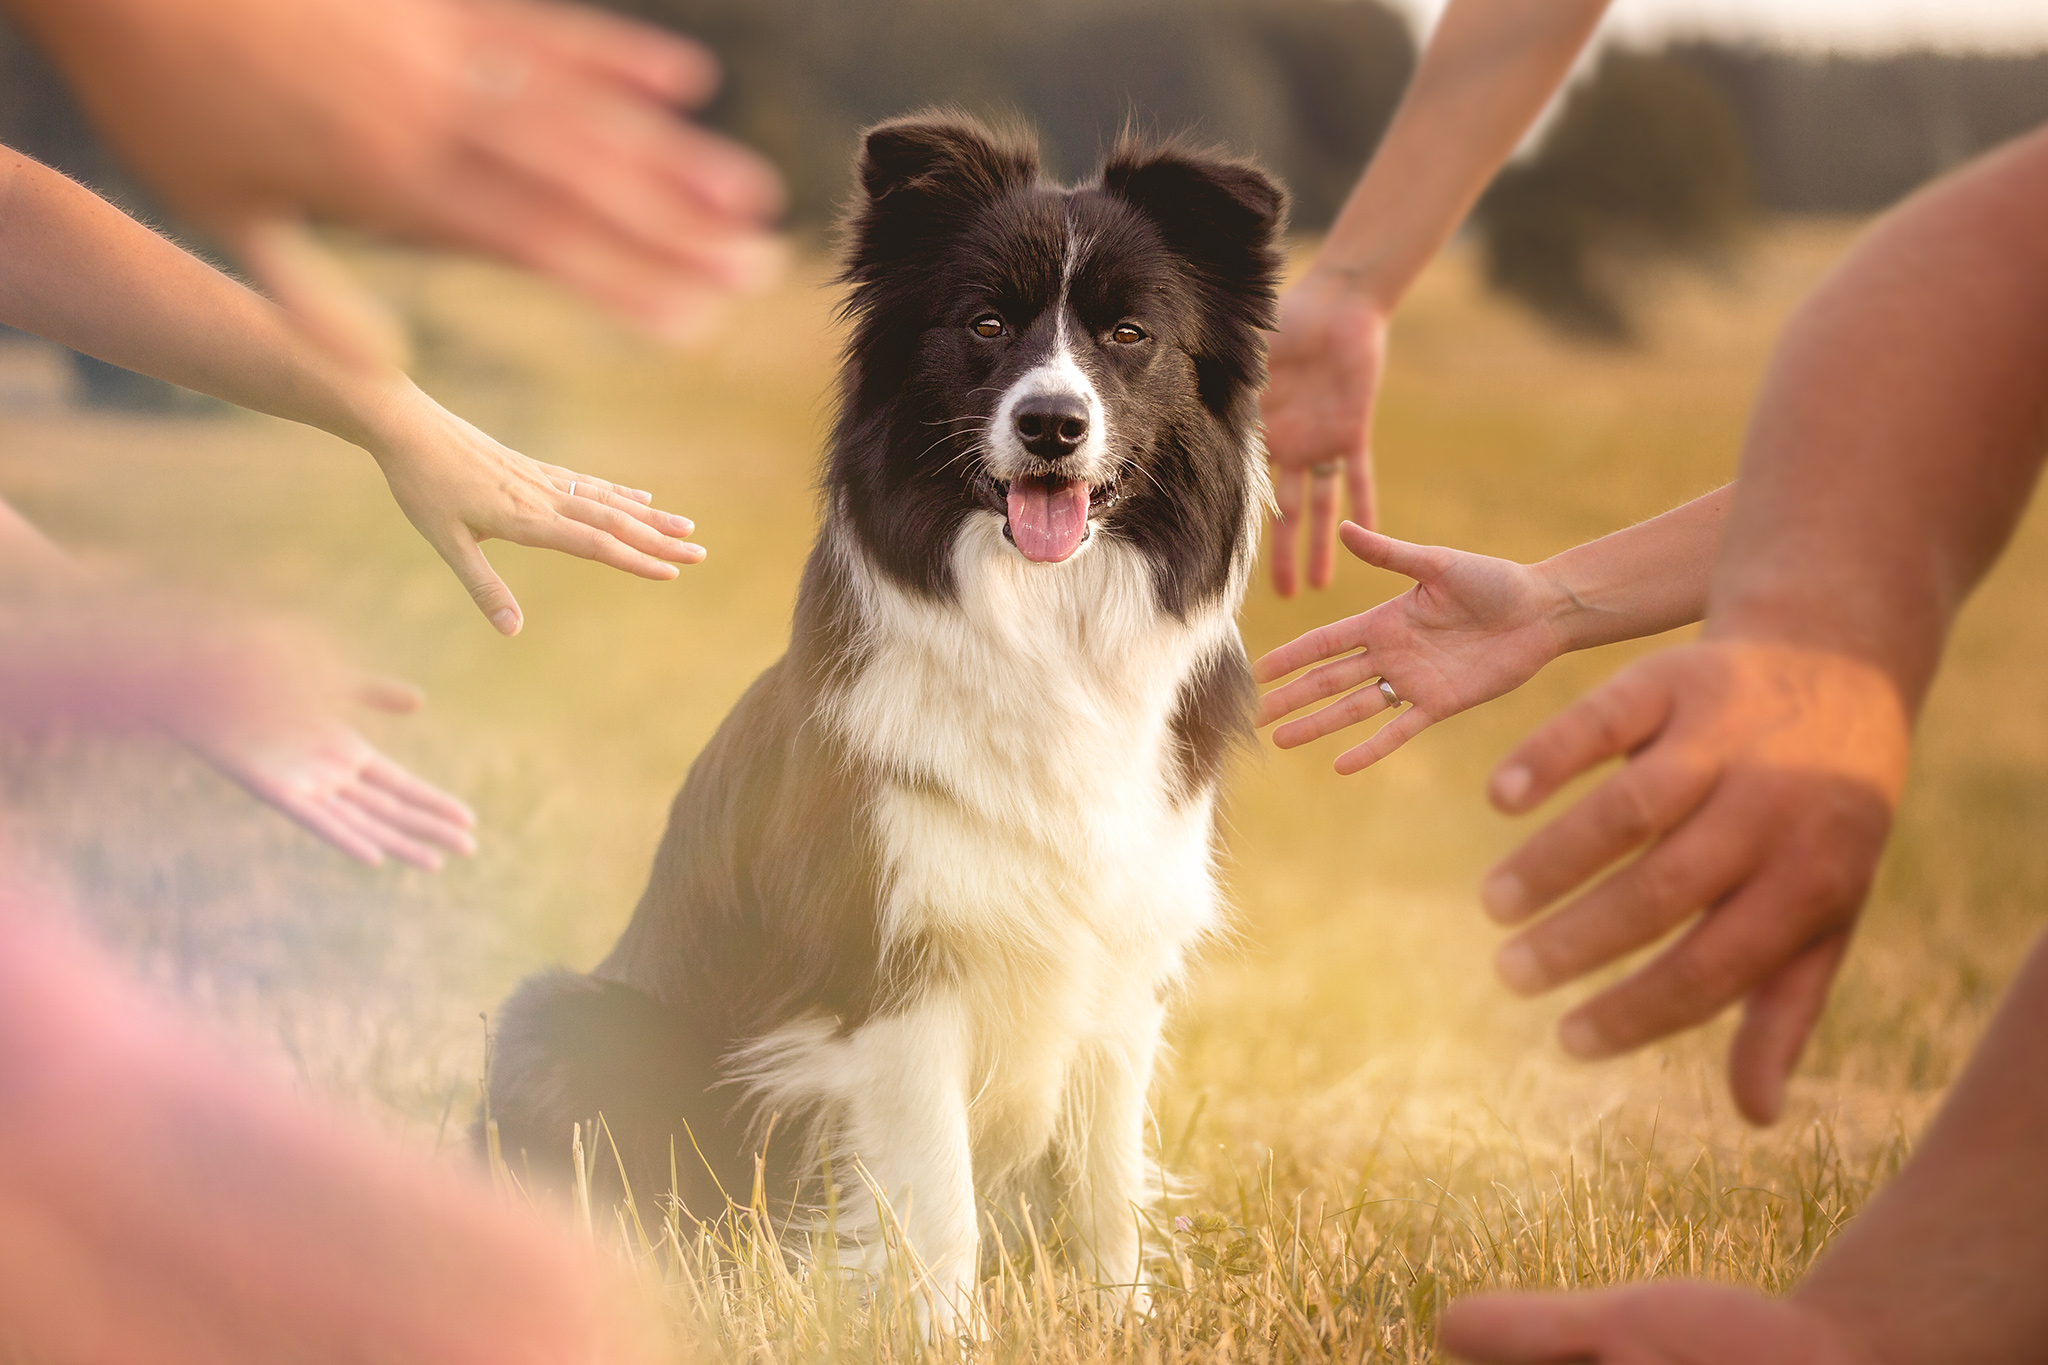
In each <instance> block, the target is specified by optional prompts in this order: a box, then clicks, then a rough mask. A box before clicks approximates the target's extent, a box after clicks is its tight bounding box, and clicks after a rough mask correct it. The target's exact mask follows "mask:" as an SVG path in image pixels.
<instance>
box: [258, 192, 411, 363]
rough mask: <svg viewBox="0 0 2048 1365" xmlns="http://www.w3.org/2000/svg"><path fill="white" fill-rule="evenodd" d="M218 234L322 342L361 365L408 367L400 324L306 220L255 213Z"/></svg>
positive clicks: (408, 350)
mask: <svg viewBox="0 0 2048 1365" xmlns="http://www.w3.org/2000/svg"><path fill="white" fill-rule="evenodd" d="M222 240H223V241H225V242H226V243H227V246H228V250H229V251H230V252H231V253H232V254H233V255H234V256H235V258H236V259H237V260H239V261H240V262H241V263H242V265H243V266H244V268H246V269H247V270H248V272H249V274H250V276H251V278H253V279H254V280H255V281H256V284H257V286H258V287H259V288H261V289H262V291H263V292H264V293H266V294H268V295H269V296H270V297H271V298H272V299H274V300H275V301H276V302H277V304H278V305H279V306H280V307H281V308H283V309H284V310H285V312H287V313H289V314H290V315H291V317H292V320H293V321H294V322H296V323H297V324H298V325H299V327H300V328H301V330H303V331H304V332H305V333H306V335H307V336H308V337H310V338H311V339H312V340H313V341H314V342H315V343H317V344H318V345H319V346H320V347H321V349H323V350H325V351H327V352H328V353H329V354H331V355H334V356H337V357H339V358H340V359H342V360H343V361H345V362H347V363H348V364H350V365H352V366H354V367H355V368H357V369H361V370H387V369H404V368H406V367H407V365H408V364H409V362H410V360H411V349H412V348H411V346H410V345H409V344H408V342H407V340H406V335H405V328H404V326H403V324H401V323H400V322H399V321H398V318H397V317H396V316H395V315H394V314H393V313H392V312H391V311H390V310H389V309H387V308H385V307H384V305H383V304H381V303H379V302H377V300H376V299H374V298H373V297H371V295H370V294H369V293H368V292H367V291H366V290H364V289H363V288H362V287H361V286H360V285H358V284H357V283H356V282H355V281H354V280H351V279H350V278H349V277H348V274H347V272H346V271H344V270H343V269H342V268H341V265H340V264H339V263H338V262H337V261H336V260H335V259H334V257H333V256H332V255H330V254H329V253H328V252H327V251H326V250H325V249H324V248H323V247H321V246H320V244H319V243H318V242H316V241H314V239H313V235H312V233H310V232H309V231H307V229H306V226H305V224H303V223H300V222H297V221H295V220H293V219H289V218H256V219H252V220H249V221H247V222H243V223H239V224H236V225H233V226H231V227H228V228H226V229H223V230H222Z"/></svg>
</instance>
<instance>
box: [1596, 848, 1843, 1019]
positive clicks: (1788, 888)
mask: <svg viewBox="0 0 2048 1365" xmlns="http://www.w3.org/2000/svg"><path fill="white" fill-rule="evenodd" d="M1802 891H1803V887H1802V884H1801V880H1800V877H1799V874H1798V872H1797V870H1796V869H1792V868H1789V867H1788V866H1787V865H1786V864H1785V863H1784V862H1782V861H1780V862H1778V863H1776V864H1773V865H1772V866H1769V867H1766V868H1764V869H1763V870H1762V871H1761V872H1759V873H1758V874H1757V875H1756V876H1755V877H1753V878H1752V879H1751V880H1750V881H1749V882H1748V883H1747V884H1746V885H1744V886H1743V887H1742V888H1741V889H1739V890H1738V891H1736V892H1735V894H1734V895H1733V896H1731V897H1729V898H1728V900H1727V901H1725V902H1724V903H1723V904H1721V905H1720V906H1718V907H1716V908H1715V909H1714V910H1713V911H1712V912H1710V913H1709V914H1708V915H1706V917H1705V918H1703V919H1701V920H1700V921H1699V922H1698V923H1697V924H1695V925H1694V926H1693V927H1692V928H1691V929H1689V930H1687V931H1686V932H1685V933H1684V934H1683V935H1681V936H1680V937H1679V939H1678V941H1677V942H1676V943H1674V944H1672V945H1671V947H1669V948H1667V949H1665V950H1664V951H1663V952H1662V953H1660V954H1658V955H1657V956H1656V957H1655V958H1653V959H1651V960H1650V962H1649V963H1648V965H1646V966H1644V967H1643V968H1641V969H1640V970H1639V971H1636V972H1634V973H1633V974H1631V975H1629V976H1628V977H1625V978H1624V979H1622V980H1621V981H1619V982H1617V983H1615V984H1614V985H1613V986H1610V987H1608V988H1607V989H1606V990H1604V991H1602V992H1600V993H1599V994H1598V995H1596V996H1594V997H1593V998H1592V999H1590V1000H1588V1001H1586V1002H1585V1003H1584V1004H1582V1005H1580V1006H1579V1007H1578V1008H1577V1009H1574V1010H1572V1011H1571V1012H1570V1013H1569V1014H1567V1015H1565V1017H1564V1018H1563V1019H1562V1020H1561V1021H1560V1022H1559V1025H1558V1037H1559V1041H1560V1042H1562V1043H1563V1044H1564V1048H1565V1050H1566V1051H1567V1052H1570V1053H1571V1054H1572V1055H1573V1056H1575V1057H1584V1058H1588V1059H1592V1058H1600V1057H1612V1056H1615V1055H1617V1054H1618V1053H1623V1052H1629V1051H1632V1050H1633V1049H1635V1048H1639V1047H1641V1046H1642V1045H1643V1044H1645V1043H1650V1042H1655V1041H1656V1040H1657V1039H1659V1038H1663V1037H1666V1036H1668V1035H1670V1034H1673V1033H1677V1032H1679V1031H1681V1030H1683V1029H1689V1028H1694V1027H1697V1026H1698V1025H1700V1024H1704V1023H1706V1022H1707V1021H1708V1020H1709V1019H1712V1018H1713V1017H1714V1016H1715V1015H1717V1014H1719V1013H1720V1012H1721V1011H1722V1010H1724V1009H1726V1008H1728V1006H1730V1005H1732V1004H1734V1003H1735V1002H1736V1001H1737V1000H1740V999H1741V998H1742V997H1743V996H1745V995H1748V994H1749V993H1750V991H1751V990H1753V989H1754V988H1755V987H1756V985H1757V984H1758V983H1759V982H1761V981H1764V980H1766V979H1767V978H1769V977H1771V976H1773V975H1775V974H1776V973H1777V972H1778V971H1780V970H1782V969H1783V968H1784V967H1785V966H1786V965H1787V964H1788V963H1789V962H1790V961H1791V960H1792V959H1793V958H1794V957H1796V956H1797V955H1798V954H1799V953H1800V952H1801V950H1802V949H1804V948H1805V947H1806V945H1807V944H1808V943H1809V942H1810V941H1811V939H1812V936H1813V932H1814V930H1813V925H1814V921H1815V918H1816V917H1815V915H1814V914H1813V913H1812V907H1811V906H1808V905H1804V904H1802V903H1801V900H1802Z"/></svg>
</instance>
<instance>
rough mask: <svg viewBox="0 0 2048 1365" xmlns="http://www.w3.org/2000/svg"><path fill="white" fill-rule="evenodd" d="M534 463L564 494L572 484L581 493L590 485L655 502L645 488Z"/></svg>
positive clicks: (626, 496)
mask: <svg viewBox="0 0 2048 1365" xmlns="http://www.w3.org/2000/svg"><path fill="white" fill-rule="evenodd" d="M534 463H535V464H537V465H539V466H540V467H541V472H542V473H544V474H546V475H547V476H548V477H549V478H551V479H553V480H555V481H556V482H557V483H558V484H560V485H561V487H562V489H563V491H564V492H566V491H568V487H569V485H570V484H572V483H573V484H575V485H576V486H577V487H576V491H577V492H579V493H580V492H582V491H583V485H584V484H589V485H590V486H592V487H593V488H602V489H604V490H606V491H607V492H611V493H617V494H618V495H619V496H620V497H623V498H631V499H632V500H633V501H634V502H653V501H654V494H652V493H650V492H648V491H647V490H646V489H644V488H628V487H626V485H624V484H622V483H613V482H612V481H611V480H609V479H599V478H594V477H592V476H591V475H589V474H580V473H578V472H577V471H575V470H573V469H564V468H562V467H561V466H560V465H558V464H548V463H547V462H546V461H544V460H535V461H534Z"/></svg>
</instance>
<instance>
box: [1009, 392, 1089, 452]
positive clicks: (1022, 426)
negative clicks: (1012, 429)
mask: <svg viewBox="0 0 2048 1365" xmlns="http://www.w3.org/2000/svg"><path fill="white" fill-rule="evenodd" d="M1010 420H1011V421H1012V422H1013V423H1015V424H1016V427H1017V436H1018V438H1019V439H1020V440H1022V441H1023V442H1024V448H1025V449H1026V450H1028V451H1030V452H1031V453H1032V454H1033V455H1036V456H1037V457H1038V458H1039V459H1041V460H1057V459H1059V458H1060V457H1061V456H1062V455H1071V454H1073V453H1074V451H1075V450H1077V449H1078V448H1079V447H1080V445H1081V442H1082V441H1084V440H1086V439H1087V437H1088V404H1087V403H1085V402H1083V401H1082V399H1081V397H1080V395H1078V394H1071V393H1041V394H1037V395H1035V396H1033V397H1030V398H1026V399H1024V400H1023V401H1022V402H1020V403H1018V404H1017V408H1016V411H1015V412H1014V413H1013V414H1012V415H1011V418H1010Z"/></svg>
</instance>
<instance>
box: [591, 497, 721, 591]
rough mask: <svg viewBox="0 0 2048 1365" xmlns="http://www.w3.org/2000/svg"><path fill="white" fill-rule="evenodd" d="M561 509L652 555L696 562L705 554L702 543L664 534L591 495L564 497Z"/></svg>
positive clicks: (649, 555) (614, 538)
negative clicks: (692, 542) (590, 497)
mask: <svg viewBox="0 0 2048 1365" xmlns="http://www.w3.org/2000/svg"><path fill="white" fill-rule="evenodd" d="M560 512H561V515H562V516H563V517H565V518H567V519H568V520H570V521H573V522H578V523H580V524H582V525H584V526H588V527H591V528H593V529H595V530H598V531H602V532H604V534H605V535H607V536H609V537H611V538H612V539H613V540H614V541H617V542H618V543H619V544H621V545H624V546H627V547H628V548H630V549H633V550H635V551H637V552H639V553H640V554H642V555H645V556H647V557H648V558H650V559H655V560H667V561H669V562H671V563H675V564H695V563H697V562H698V561H700V560H702V559H703V558H704V547H703V546H702V545H693V544H691V543H690V542H689V541H687V540H682V539H679V538H678V537H675V536H666V535H663V534H662V533H661V532H659V531H657V530H655V529H654V528H653V527H651V526H649V525H647V524H646V523H645V522H643V521H640V520H639V519H638V518H636V517H632V516H629V515H627V514H626V513H625V512H623V511H621V510H620V509H618V508H616V507H611V506H608V505H606V504H604V503H601V502H596V501H593V500H592V499H589V498H581V497H577V498H564V499H562V504H561V508H560ZM636 572H637V570H636Z"/></svg>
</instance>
